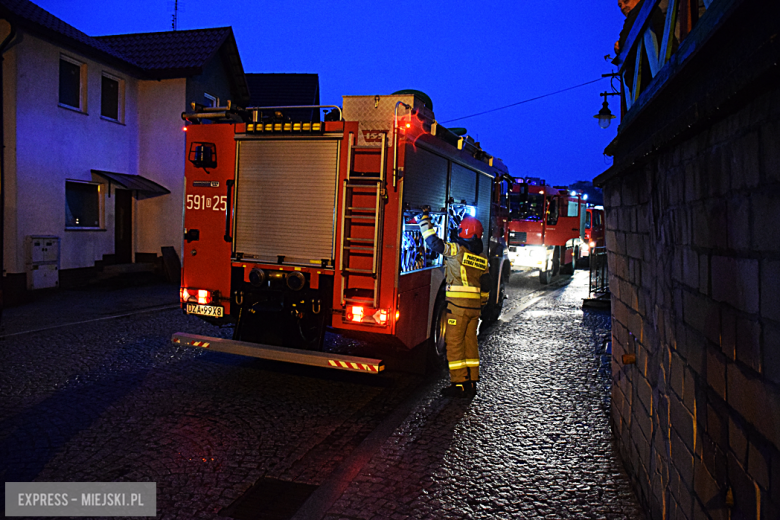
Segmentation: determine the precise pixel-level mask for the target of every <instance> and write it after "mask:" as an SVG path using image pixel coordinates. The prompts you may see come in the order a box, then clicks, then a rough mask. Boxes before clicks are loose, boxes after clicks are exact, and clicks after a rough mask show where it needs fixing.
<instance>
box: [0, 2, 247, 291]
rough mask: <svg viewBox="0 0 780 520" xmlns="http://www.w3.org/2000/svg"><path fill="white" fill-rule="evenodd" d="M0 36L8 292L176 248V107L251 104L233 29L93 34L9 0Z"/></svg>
mask: <svg viewBox="0 0 780 520" xmlns="http://www.w3.org/2000/svg"><path fill="white" fill-rule="evenodd" d="M2 39H4V40H5V47H4V48H3V54H2V57H3V62H2V66H3V81H2V90H3V92H2V103H3V144H4V146H5V148H4V152H5V153H4V160H3V172H2V176H3V186H2V197H3V202H4V212H3V231H4V233H3V235H4V236H3V251H2V253H3V255H2V256H3V267H4V270H3V289H4V294H5V299H6V301H7V302H9V301H10V302H11V303H13V301H14V300H18V299H19V298H21V297H23V295H24V294H25V292H26V291H28V290H34V289H37V288H40V287H52V286H57V285H59V284H60V283H64V284H68V283H76V282H78V281H83V280H85V279H87V278H89V277H90V276H93V275H94V274H95V272H96V271H99V270H100V269H102V268H103V267H104V266H105V265H109V264H118V263H119V264H130V263H134V262H154V260H155V259H156V258H157V257H158V255H160V251H161V248H162V247H165V246H172V247H173V248H174V249H175V250H176V252H177V253H179V254H181V243H182V238H181V233H182V232H181V224H182V200H183V195H184V164H185V161H186V154H187V151H186V150H185V149H184V147H185V138H184V134H183V121H182V119H181V113H182V112H184V111H186V110H187V109H188V108H189V106H190V104H191V103H192V102H196V103H199V104H204V105H209V104H211V105H214V106H216V105H217V104H218V103H223V104H224V103H226V102H227V100H231V101H232V102H234V103H236V104H239V105H243V104H246V103H247V102H248V101H249V90H248V87H247V83H246V80H245V78H244V73H243V69H242V66H241V60H240V57H239V55H238V50H237V47H236V43H235V40H234V38H233V33H232V30H231V29H230V28H217V29H205V30H195V31H177V32H168V33H149V34H130V35H121V36H107V37H100V38H93V37H90V36H87V35H85V34H83V33H81V32H79V31H78V30H76V29H75V28H73V27H71V26H69V25H67V24H65V23H64V22H62V21H61V20H59V19H57V18H55V17H54V16H52V15H51V14H49V13H47V12H46V11H44V10H43V9H40V8H39V7H37V6H35V5H34V4H32V3H30V2H27V1H25V0H3V1H2V2H0V40H2ZM182 51H185V52H182ZM41 240H44V241H45V244H44V243H43V242H41ZM46 244H48V245H49V248H48V250H49V253H42V252H41V249H40V248H41V247H45V245H46ZM54 249H58V251H57V253H56V254H54V253H51V251H53V250H54ZM42 254H43V255H44V256H46V254H50V255H53V256H50V257H48V260H49V261H40V260H41V258H40V256H41V255H42ZM54 257H56V260H55V259H54ZM36 260H37V261H36ZM50 271H56V272H55V273H52V272H50Z"/></svg>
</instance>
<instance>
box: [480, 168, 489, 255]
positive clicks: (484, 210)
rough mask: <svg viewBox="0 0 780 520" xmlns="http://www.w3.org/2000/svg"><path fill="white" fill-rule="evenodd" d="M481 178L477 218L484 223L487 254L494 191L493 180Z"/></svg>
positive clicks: (484, 176)
mask: <svg viewBox="0 0 780 520" xmlns="http://www.w3.org/2000/svg"><path fill="white" fill-rule="evenodd" d="M477 177H479V195H478V198H479V200H478V201H477V215H476V217H477V218H478V219H479V221H480V222H481V223H482V227H483V228H484V230H485V232H484V233H483V235H482V242H483V244H484V246H485V252H486V253H487V250H488V243H489V242H490V231H491V229H490V202H491V197H490V196H491V194H492V190H493V179H492V178H491V177H488V176H487V175H485V174H483V173H480V174H478V175H477Z"/></svg>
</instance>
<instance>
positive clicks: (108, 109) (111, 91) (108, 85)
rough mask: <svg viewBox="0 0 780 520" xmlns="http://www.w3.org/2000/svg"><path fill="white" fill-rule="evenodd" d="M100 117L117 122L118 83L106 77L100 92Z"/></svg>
mask: <svg viewBox="0 0 780 520" xmlns="http://www.w3.org/2000/svg"><path fill="white" fill-rule="evenodd" d="M100 115H101V116H103V117H107V118H109V119H114V120H117V121H118V120H119V82H118V81H116V80H114V79H111V78H108V77H106V76H103V82H102V85H101V90H100Z"/></svg>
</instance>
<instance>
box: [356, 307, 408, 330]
mask: <svg viewBox="0 0 780 520" xmlns="http://www.w3.org/2000/svg"><path fill="white" fill-rule="evenodd" d="M397 315H398V313H396V316H397ZM387 317H388V311H387V309H370V308H367V307H363V306H362V305H348V306H347V312H346V314H345V318H346V320H347V321H350V322H353V323H363V324H365V325H382V326H386V325H387ZM397 319H398V318H396V320H397Z"/></svg>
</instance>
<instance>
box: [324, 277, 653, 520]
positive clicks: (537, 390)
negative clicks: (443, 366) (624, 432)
mask: <svg viewBox="0 0 780 520" xmlns="http://www.w3.org/2000/svg"><path fill="white" fill-rule="evenodd" d="M584 274H585V273H578V274H577V276H576V277H575V278H574V280H572V282H571V283H570V284H569V285H568V286H567V287H564V288H562V289H559V290H557V291H555V292H552V293H550V294H548V295H547V297H545V298H542V299H541V300H539V301H538V302H537V303H536V304H535V305H533V306H532V307H529V308H527V309H525V310H524V311H522V312H520V313H518V314H517V315H515V316H512V317H511V318H510V319H509V320H508V321H501V322H499V323H498V324H497V325H496V326H494V327H492V328H491V329H490V330H486V331H483V336H484V337H485V338H484V339H483V340H482V341H481V344H480V350H481V377H482V380H481V382H480V384H479V395H478V396H477V397H476V398H475V399H474V400H473V401H466V400H457V399H455V400H451V399H443V398H440V397H439V396H437V395H436V393H435V392H434V393H431V394H429V395H427V396H426V397H425V398H424V399H423V400H422V402H420V404H419V405H418V406H417V407H416V408H415V409H414V410H413V411H412V413H411V414H410V416H409V417H408V418H407V419H406V420H405V421H404V422H403V424H402V425H401V426H400V427H399V428H398V429H397V430H396V431H394V432H393V434H392V436H391V437H390V438H389V439H388V440H387V442H386V443H385V444H384V445H383V446H382V448H381V449H380V450H379V452H378V453H377V454H376V455H375V456H374V457H373V458H372V459H371V461H370V462H369V463H368V464H367V465H366V466H365V467H364V469H363V470H362V471H361V472H360V474H359V475H358V476H357V477H356V478H355V479H354V480H353V481H352V483H351V484H350V485H349V487H348V488H347V490H346V492H345V493H344V494H343V495H342V496H341V497H340V498H339V499H338V500H337V501H336V502H335V504H334V505H333V507H332V508H331V509H330V510H329V511H328V514H327V515H326V517H325V518H328V519H340V518H350V519H352V518H354V519H374V518H377V519H378V518H393V519H395V518H398V519H400V518H430V519H436V518H475V519H476V518H485V519H493V518H551V519H553V518H555V519H560V518H642V513H641V511H640V510H639V508H638V506H637V503H636V502H635V499H634V496H633V494H632V492H631V490H630V487H629V485H628V480H627V477H626V475H625V473H624V471H623V469H622V467H621V465H620V462H619V460H618V459H617V457H616V455H615V453H614V449H613V446H612V435H611V432H610V429H609V422H608V411H609V401H608V398H607V396H608V393H607V391H608V385H609V375H608V374H607V373H606V372H605V368H602V367H603V366H604V364H602V359H601V356H600V349H601V346H602V344H603V340H604V339H605V338H607V337H608V335H609V315H608V314H605V313H594V312H587V313H584V312H583V311H582V310H581V309H580V307H581V304H582V298H583V297H584V296H587V285H586V284H587V276H583V275H584ZM583 293H584V294H583ZM508 314H511V309H510V311H509V313H508Z"/></svg>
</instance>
